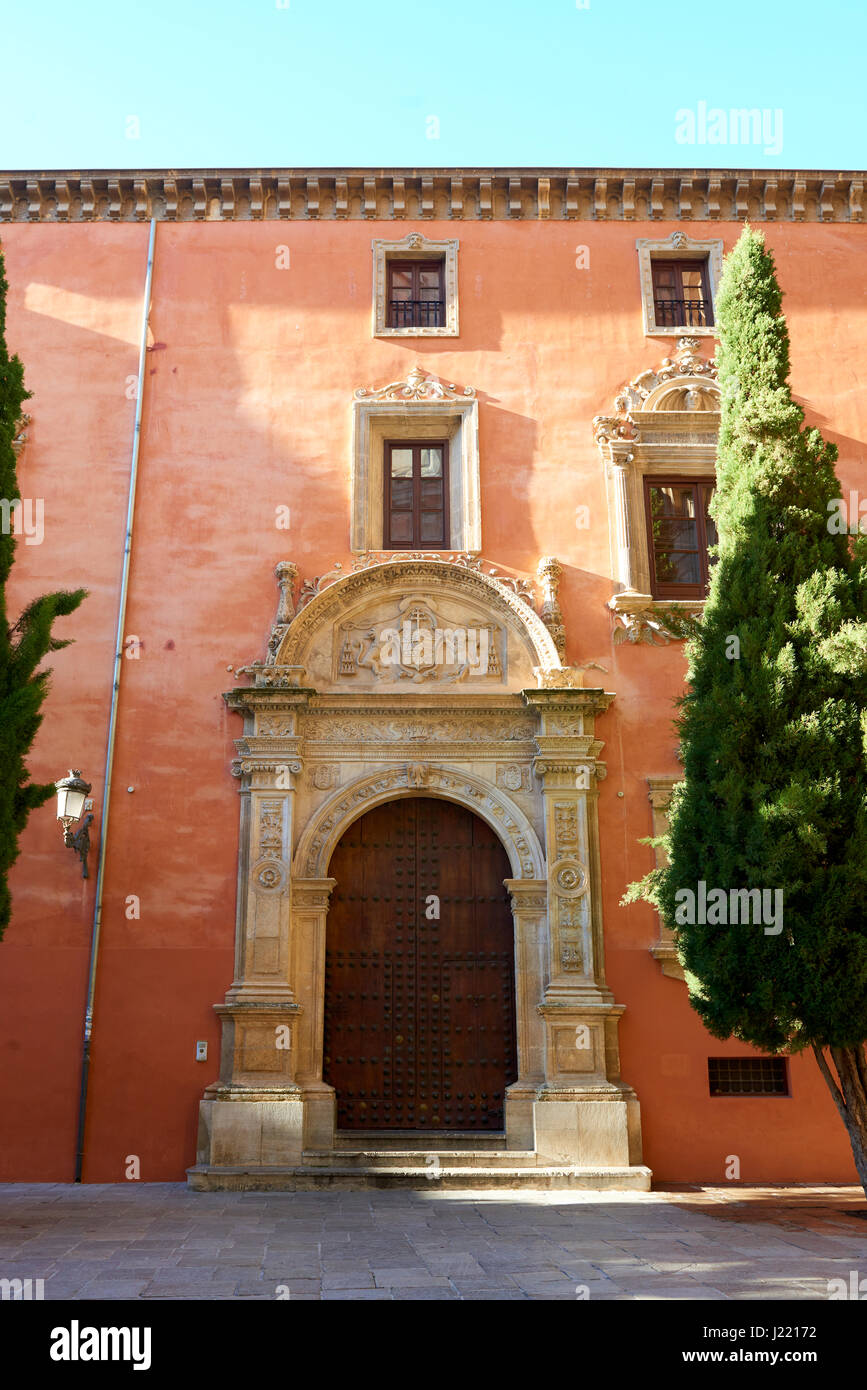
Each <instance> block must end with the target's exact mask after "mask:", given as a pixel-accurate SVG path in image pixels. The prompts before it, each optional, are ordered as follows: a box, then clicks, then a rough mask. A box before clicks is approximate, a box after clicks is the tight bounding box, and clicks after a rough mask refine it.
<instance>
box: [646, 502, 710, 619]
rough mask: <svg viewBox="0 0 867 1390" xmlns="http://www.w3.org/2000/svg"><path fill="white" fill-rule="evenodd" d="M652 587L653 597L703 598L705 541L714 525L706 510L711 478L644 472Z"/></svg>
mask: <svg viewBox="0 0 867 1390" xmlns="http://www.w3.org/2000/svg"><path fill="white" fill-rule="evenodd" d="M644 485H645V502H646V509H647V530H648V536H647V541H648V549H649V552H650V573H651V588H652V592H653V595H654V597H655V598H704V596H705V594H706V593H707V586H708V582H709V579H710V565H711V563H712V562H711V559H710V557H709V555H708V547H709V546H713V545H716V543H717V531H716V525H715V524H714V520H713V517H712V516H711V515H710V513H709V510H708V509H709V507H710V500H711V498H712V497H713V492H714V486H715V484H714V482H713V480H712V479H711V478H701V479H695V480H694V479H692V478H672V479H670V480H669V479H665V478H645V482H644Z"/></svg>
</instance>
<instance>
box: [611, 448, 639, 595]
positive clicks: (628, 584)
mask: <svg viewBox="0 0 867 1390" xmlns="http://www.w3.org/2000/svg"><path fill="white" fill-rule="evenodd" d="M631 462H632V454H631V453H627V454H626V455H625V456H624V455H622V454H621V455H618V454H617V453H615V451H614V449H613V448H612V450H611V463H610V464H609V470H610V476H611V482H612V486H613V488H614V524H615V536H616V548H617V578H618V579H619V581H620V583H621V584H622V585H623V587H624V589H626V590H632V589H634V588H635V575H634V574H633V564H632V554H633V547H632V537H631V535H630V526H631V519H630V507H629V500H630V499H629V485H630V478H629V465H630V464H631Z"/></svg>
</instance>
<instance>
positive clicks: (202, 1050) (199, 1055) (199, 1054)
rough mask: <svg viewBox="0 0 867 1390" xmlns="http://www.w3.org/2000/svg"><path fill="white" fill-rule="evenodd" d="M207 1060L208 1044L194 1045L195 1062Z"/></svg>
mask: <svg viewBox="0 0 867 1390" xmlns="http://www.w3.org/2000/svg"><path fill="white" fill-rule="evenodd" d="M207 1060H208V1044H207V1043H206V1042H197V1043H196V1061H197V1062H207Z"/></svg>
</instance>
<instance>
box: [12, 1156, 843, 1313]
mask: <svg viewBox="0 0 867 1390" xmlns="http://www.w3.org/2000/svg"><path fill="white" fill-rule="evenodd" d="M862 1213H863V1214H867V1203H865V1199H864V1194H863V1192H862V1191H861V1189H860V1188H839V1187H838V1188H816V1187H812V1188H806V1187H800V1188H795V1187H788V1188H737V1189H733V1188H718V1187H704V1188H697V1187H690V1188H682V1189H675V1188H671V1189H667V1190H662V1191H656V1192H649V1193H634V1192H600V1193H593V1192H562V1191H558V1192H532V1191H524V1190H522V1191H515V1192H514V1193H504V1192H503V1191H501V1190H499V1191H490V1192H479V1191H471V1192H464V1193H461V1192H437V1191H436V1188H435V1186H434V1184H433V1183H432V1184H431V1188H430V1190H425V1191H421V1192H405V1191H374V1192H371V1191H365V1192H333V1193H329V1192H303V1193H203V1194H197V1193H193V1192H190V1191H188V1189H187V1188H186V1187H185V1186H184V1185H182V1184H181V1183H159V1184H152V1185H144V1184H142V1185H141V1186H138V1185H133V1184H129V1185H112V1186H108V1185H106V1186H82V1187H73V1186H65V1185H61V1184H36V1183H32V1184H30V1183H19V1184H5V1185H2V1186H0V1278H6V1279H14V1278H22V1279H44V1280H45V1297H46V1299H63V1298H75V1299H208V1300H211V1299H257V1298H258V1299H274V1298H277V1297H283V1298H285V1297H287V1293H286V1290H287V1289H288V1296H289V1297H290V1298H291V1299H521V1300H523V1299H575V1298H576V1297H589V1298H590V1299H714V1300H724V1299H747V1298H761V1299H780V1298H799V1299H827V1297H828V1281H829V1280H830V1279H840V1278H842V1279H844V1280H846V1282H847V1285H848V1284H849V1283H850V1277H851V1273H852V1271H855V1272H856V1273H857V1275H858V1277H859V1278H861V1277H865V1276H867V1220H865V1219H864V1216H863V1215H862ZM279 1290H282V1292H279ZM585 1291H586V1292H585Z"/></svg>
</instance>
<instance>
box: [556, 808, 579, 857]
mask: <svg viewBox="0 0 867 1390" xmlns="http://www.w3.org/2000/svg"><path fill="white" fill-rule="evenodd" d="M554 838H555V840H556V843H557V857H558V859H562V858H563V857H564V856H565V855H566V854H569V853H571V852H572V851H573V849H574V847H575V846H576V845H577V844H578V807H577V806H576V805H574V803H571V802H555V803H554Z"/></svg>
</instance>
